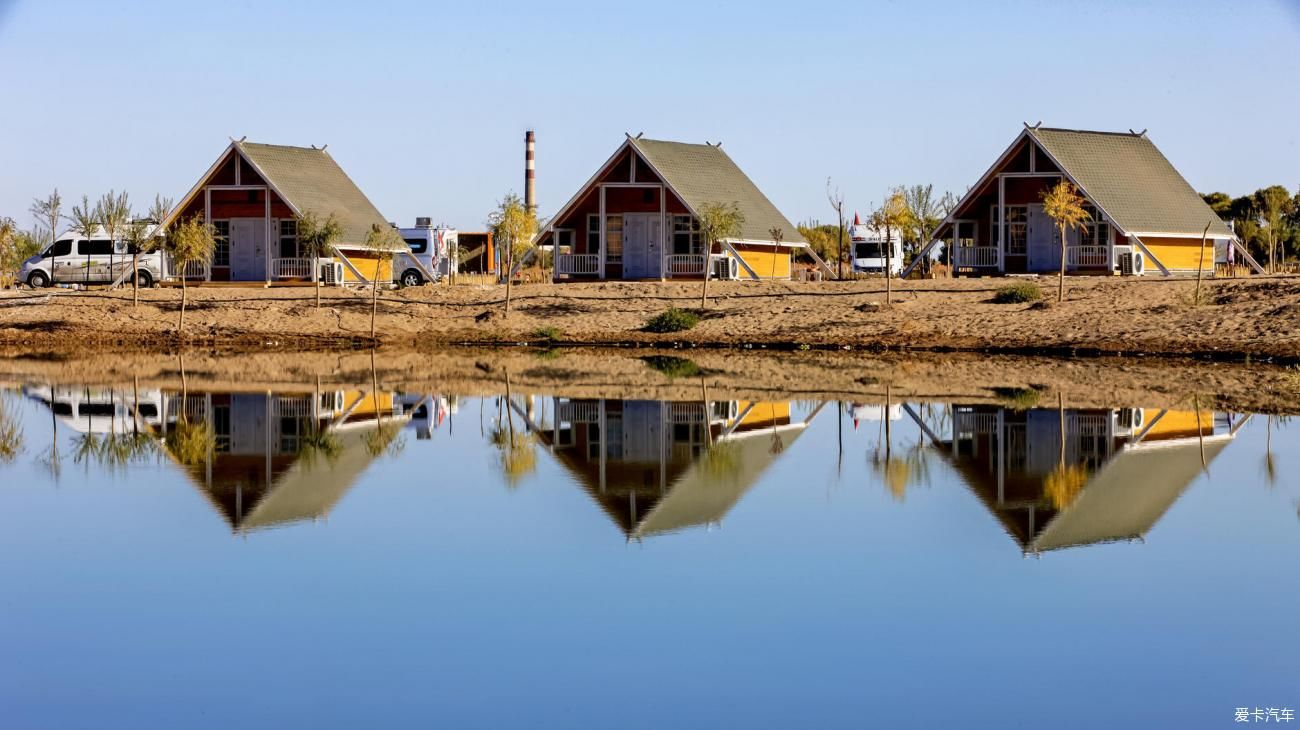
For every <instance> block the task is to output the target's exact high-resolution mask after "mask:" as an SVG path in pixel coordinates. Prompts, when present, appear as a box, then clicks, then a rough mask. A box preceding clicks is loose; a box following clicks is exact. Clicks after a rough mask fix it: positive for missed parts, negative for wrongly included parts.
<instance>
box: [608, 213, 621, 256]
mask: <svg viewBox="0 0 1300 730" xmlns="http://www.w3.org/2000/svg"><path fill="white" fill-rule="evenodd" d="M605 261H606V262H608V263H611V264H617V263H622V261H623V216H621V215H607V216H605Z"/></svg>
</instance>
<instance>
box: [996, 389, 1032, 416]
mask: <svg viewBox="0 0 1300 730" xmlns="http://www.w3.org/2000/svg"><path fill="white" fill-rule="evenodd" d="M993 394H994V395H996V396H997V397H998V400H1000V401H1002V403H1003V404H1004V405H1006V406H1007V407H1008V408H1010V409H1011V410H1013V411H1027V410H1029V409H1030V408H1033V407H1035V406H1037V405H1038V400H1039V398H1041V397H1042V393H1039V392H1038V390H1037V389H1036V388H994V389H993Z"/></svg>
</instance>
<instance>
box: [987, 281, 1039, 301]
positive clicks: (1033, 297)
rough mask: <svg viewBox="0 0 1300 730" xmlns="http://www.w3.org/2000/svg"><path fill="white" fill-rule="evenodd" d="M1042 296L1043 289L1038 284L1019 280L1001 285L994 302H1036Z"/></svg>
mask: <svg viewBox="0 0 1300 730" xmlns="http://www.w3.org/2000/svg"><path fill="white" fill-rule="evenodd" d="M1042 298H1043V290H1042V289H1039V288H1038V285H1037V284H1031V283H1030V282H1027V281H1018V282H1016V283H1014V284H1007V285H1006V286H1003V287H999V288H998V291H997V293H996V294H994V295H993V302H994V303H995V304H1024V303H1025V302H1036V301H1038V300H1039V299H1042Z"/></svg>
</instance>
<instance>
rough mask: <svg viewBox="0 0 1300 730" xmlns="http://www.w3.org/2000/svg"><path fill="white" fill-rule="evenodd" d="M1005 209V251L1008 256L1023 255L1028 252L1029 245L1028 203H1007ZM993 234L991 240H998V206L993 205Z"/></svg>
mask: <svg viewBox="0 0 1300 730" xmlns="http://www.w3.org/2000/svg"><path fill="white" fill-rule="evenodd" d="M1006 209H1007V231H1006V239H1005V241H1006V252H1007V255H1008V256H1024V255H1026V254H1027V253H1028V250H1029V248H1028V246H1029V206H1028V205H1008V206H1006ZM992 221H993V236H992V240H994V241H996V240H998V224H999V223H1000V221H999V219H998V206H996V205H995V206H993V216H992Z"/></svg>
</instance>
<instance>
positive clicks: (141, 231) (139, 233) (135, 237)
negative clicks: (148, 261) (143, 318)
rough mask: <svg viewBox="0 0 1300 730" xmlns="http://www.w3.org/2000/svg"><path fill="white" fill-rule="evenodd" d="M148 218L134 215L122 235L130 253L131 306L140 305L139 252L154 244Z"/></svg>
mask: <svg viewBox="0 0 1300 730" xmlns="http://www.w3.org/2000/svg"><path fill="white" fill-rule="evenodd" d="M149 226H150V223H149V220H148V219H147V218H140V217H139V216H136V217H135V218H132V219H131V221H130V222H129V223H127V224H126V230H125V232H124V234H123V237H124V238H125V239H126V245H127V248H128V249H130V253H131V306H132V307H136V306H139V305H140V253H141V252H143V251H147V250H151V249H152V248H153V245H154V237H153V235H151V234H152V231H150V230H149Z"/></svg>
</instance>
